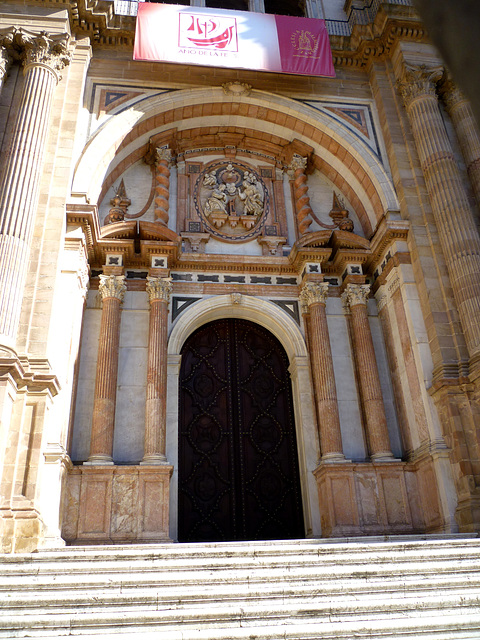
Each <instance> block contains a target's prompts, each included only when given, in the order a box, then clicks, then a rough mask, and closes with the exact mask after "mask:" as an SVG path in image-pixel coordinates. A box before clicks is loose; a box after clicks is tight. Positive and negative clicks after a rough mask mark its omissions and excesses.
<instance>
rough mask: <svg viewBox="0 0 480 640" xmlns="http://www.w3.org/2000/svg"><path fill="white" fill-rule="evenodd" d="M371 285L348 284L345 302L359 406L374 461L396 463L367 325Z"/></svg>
mask: <svg viewBox="0 0 480 640" xmlns="http://www.w3.org/2000/svg"><path fill="white" fill-rule="evenodd" d="M369 293H370V285H367V284H361V285H358V284H348V285H347V287H346V289H345V291H344V293H343V295H342V299H343V302H344V304H345V306H346V307H347V308H348V309H349V310H350V316H351V330H352V342H353V349H354V351H355V361H356V364H357V370H358V375H357V379H358V386H359V391H360V402H361V404H362V407H363V413H364V416H365V428H366V435H367V442H368V449H369V453H370V457H371V458H372V460H377V461H378V460H388V459H393V454H392V451H391V447H390V438H389V436H388V428H387V418H386V416H385V408H384V406H383V399H382V389H381V386H380V376H379V374H378V367H377V360H376V357H375V349H374V347H373V339H372V333H371V331H370V324H369V322H368V312H367V300H368V296H369Z"/></svg>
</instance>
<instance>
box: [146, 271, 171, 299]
mask: <svg viewBox="0 0 480 640" xmlns="http://www.w3.org/2000/svg"><path fill="white" fill-rule="evenodd" d="M172 288H173V287H172V279H171V278H155V277H151V276H148V278H147V286H146V289H147V293H148V298H149V300H150V304H152V302H155V301H156V300H159V301H160V302H166V303H167V304H168V302H169V301H170V294H171V293H172Z"/></svg>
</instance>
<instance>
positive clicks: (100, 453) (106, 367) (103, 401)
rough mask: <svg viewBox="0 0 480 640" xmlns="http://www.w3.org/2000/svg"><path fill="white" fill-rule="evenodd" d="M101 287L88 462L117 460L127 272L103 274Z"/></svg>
mask: <svg viewBox="0 0 480 640" xmlns="http://www.w3.org/2000/svg"><path fill="white" fill-rule="evenodd" d="M99 291H100V295H101V296H102V320H101V324H100V337H99V342H98V359H97V375H96V379H95V394H94V400H93V418H92V436H91V440H90V456H89V458H88V464H113V458H112V453H113V435H114V430H115V403H116V399H117V374H118V349H119V343H120V313H121V309H120V305H121V303H122V302H123V298H124V295H125V291H126V286H125V276H107V275H101V276H100V286H99Z"/></svg>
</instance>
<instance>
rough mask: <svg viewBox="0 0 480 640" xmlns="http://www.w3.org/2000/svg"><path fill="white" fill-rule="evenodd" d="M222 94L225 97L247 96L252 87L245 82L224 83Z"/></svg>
mask: <svg viewBox="0 0 480 640" xmlns="http://www.w3.org/2000/svg"><path fill="white" fill-rule="evenodd" d="M222 89H223V93H224V94H225V95H226V96H236V97H239V96H249V95H250V92H251V90H252V85H251V84H247V83H246V82H240V81H238V80H236V81H235V82H224V83H223V84H222Z"/></svg>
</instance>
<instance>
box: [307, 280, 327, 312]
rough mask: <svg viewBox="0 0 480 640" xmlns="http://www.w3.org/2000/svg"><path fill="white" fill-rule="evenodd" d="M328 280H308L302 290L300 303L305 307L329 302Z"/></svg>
mask: <svg viewBox="0 0 480 640" xmlns="http://www.w3.org/2000/svg"><path fill="white" fill-rule="evenodd" d="M328 286H329V285H328V282H306V283H305V284H304V285H303V288H302V290H301V291H300V304H301V305H302V307H303V308H304V309H305V311H307V310H308V307H309V306H310V305H312V304H315V303H317V302H319V303H320V304H327V298H328Z"/></svg>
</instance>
